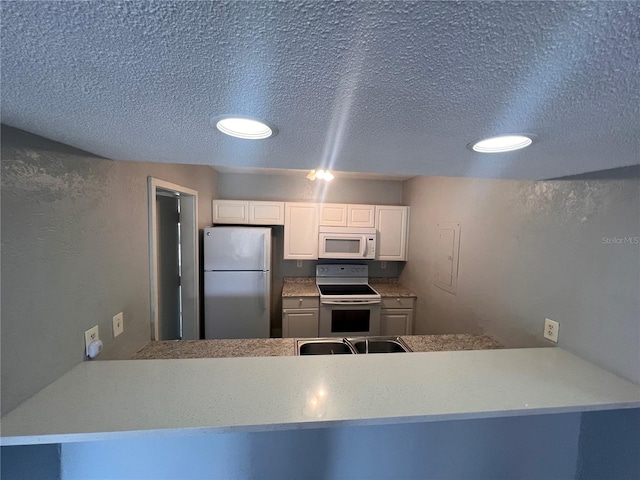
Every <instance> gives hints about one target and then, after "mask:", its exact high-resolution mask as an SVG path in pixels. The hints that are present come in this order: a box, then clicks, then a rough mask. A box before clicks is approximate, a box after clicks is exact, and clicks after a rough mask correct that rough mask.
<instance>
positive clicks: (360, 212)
mask: <svg viewBox="0 0 640 480" xmlns="http://www.w3.org/2000/svg"><path fill="white" fill-rule="evenodd" d="M347 225H348V226H350V227H375V226H376V207H375V205H348V208H347Z"/></svg>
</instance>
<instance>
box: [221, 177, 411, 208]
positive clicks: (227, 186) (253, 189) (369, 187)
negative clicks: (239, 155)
mask: <svg viewBox="0 0 640 480" xmlns="http://www.w3.org/2000/svg"><path fill="white" fill-rule="evenodd" d="M218 175H219V182H220V184H219V194H220V198H225V199H229V200H247V199H249V200H281V201H288V202H325V203H364V204H373V205H400V204H401V202H402V182H400V181H395V180H362V179H356V178H335V179H334V180H332V181H331V182H329V183H327V182H324V181H319V180H316V181H313V182H312V181H311V180H308V179H307V178H305V174H304V173H302V172H301V173H300V175H298V176H295V175H263V174H250V173H219V174H218Z"/></svg>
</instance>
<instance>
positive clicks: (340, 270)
mask: <svg viewBox="0 0 640 480" xmlns="http://www.w3.org/2000/svg"><path fill="white" fill-rule="evenodd" d="M316 285H317V287H318V291H319V292H320V325H319V327H320V328H319V334H320V336H321V337H345V336H347V337H353V336H363V335H380V305H381V302H382V299H381V297H380V294H379V293H378V292H376V291H375V290H374V289H373V288H371V286H370V285H369V267H368V266H367V265H317V266H316Z"/></svg>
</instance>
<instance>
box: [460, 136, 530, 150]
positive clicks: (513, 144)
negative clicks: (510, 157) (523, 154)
mask: <svg viewBox="0 0 640 480" xmlns="http://www.w3.org/2000/svg"><path fill="white" fill-rule="evenodd" d="M533 138H534V136H533V135H501V136H499V137H491V138H485V139H484V140H479V141H477V142H474V143H470V144H469V145H468V147H469V148H470V149H471V150H473V151H474V152H480V153H500V152H510V151H512V150H518V149H520V148H524V147H528V146H529V145H531V144H532V143H533Z"/></svg>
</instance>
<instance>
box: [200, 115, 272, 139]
mask: <svg viewBox="0 0 640 480" xmlns="http://www.w3.org/2000/svg"><path fill="white" fill-rule="evenodd" d="M211 124H212V125H215V127H216V128H217V129H218V130H220V131H221V132H222V133H226V134H227V135H231V136H232V137H238V138H245V139H249V140H260V139H263V138H269V137H274V136H275V135H276V134H277V133H278V129H277V128H275V127H273V126H271V125H267V124H266V123H265V122H262V121H260V120H256V119H255V118H251V117H243V116H238V115H233V116H232V115H224V116H220V117H214V118H212V119H211Z"/></svg>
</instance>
